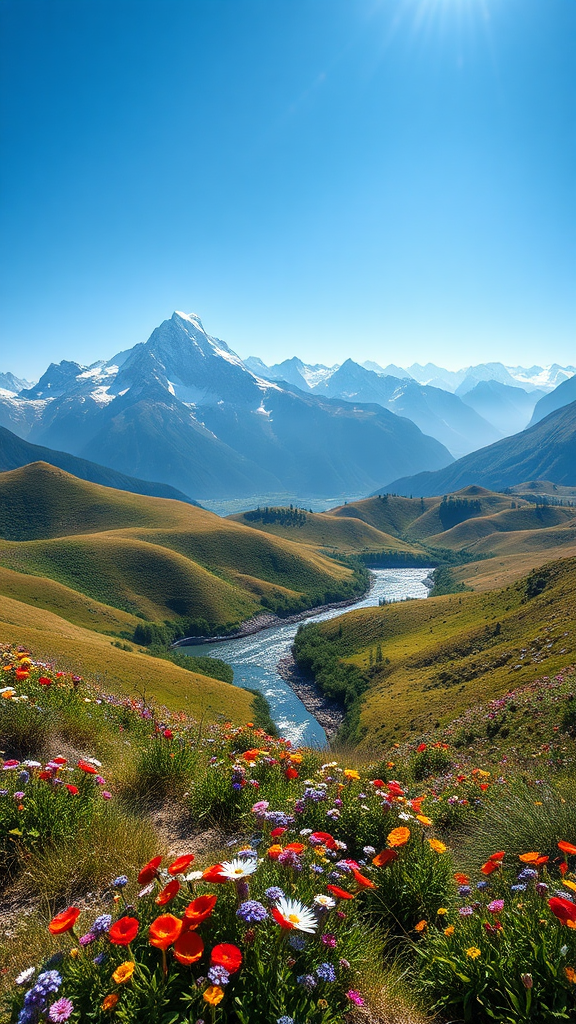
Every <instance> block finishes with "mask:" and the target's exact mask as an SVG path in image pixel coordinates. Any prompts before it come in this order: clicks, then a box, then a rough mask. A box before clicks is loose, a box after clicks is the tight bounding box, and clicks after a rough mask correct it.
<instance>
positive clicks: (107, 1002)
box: [102, 992, 118, 1010]
mask: <svg viewBox="0 0 576 1024" xmlns="http://www.w3.org/2000/svg"><path fill="white" fill-rule="evenodd" d="M117 1002H118V996H117V995H116V993H115V992H111V993H110V995H109V996H106V997H105V999H104V1002H103V1003H102V1009H103V1010H113V1009H114V1007H115V1006H116V1003H117Z"/></svg>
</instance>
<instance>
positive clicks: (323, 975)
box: [316, 964, 336, 981]
mask: <svg viewBox="0 0 576 1024" xmlns="http://www.w3.org/2000/svg"><path fill="white" fill-rule="evenodd" d="M316 977H317V978H319V979H320V981H336V971H335V969H334V967H333V965H332V964H320V966H319V967H317V968H316Z"/></svg>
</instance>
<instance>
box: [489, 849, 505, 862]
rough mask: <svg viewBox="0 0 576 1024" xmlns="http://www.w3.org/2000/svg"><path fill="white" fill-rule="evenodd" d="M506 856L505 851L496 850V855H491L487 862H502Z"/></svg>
mask: <svg viewBox="0 0 576 1024" xmlns="http://www.w3.org/2000/svg"><path fill="white" fill-rule="evenodd" d="M505 856H506V851H505V850H498V853H491V854H490V856H489V857H488V860H502V858H503V857H505Z"/></svg>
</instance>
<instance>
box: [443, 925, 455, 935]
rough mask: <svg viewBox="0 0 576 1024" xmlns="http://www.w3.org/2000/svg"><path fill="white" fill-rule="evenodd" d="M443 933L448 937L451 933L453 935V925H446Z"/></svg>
mask: <svg viewBox="0 0 576 1024" xmlns="http://www.w3.org/2000/svg"><path fill="white" fill-rule="evenodd" d="M444 935H447V936H448V938H450V936H451V935H454V925H453V924H449V925H448V927H447V928H445V929H444Z"/></svg>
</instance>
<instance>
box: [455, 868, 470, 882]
mask: <svg viewBox="0 0 576 1024" xmlns="http://www.w3.org/2000/svg"><path fill="white" fill-rule="evenodd" d="M454 878H455V880H456V881H457V882H458V885H468V884H469V882H470V879H469V877H468V875H465V874H464V873H463V872H462V871H457V872H456V874H455V875H454Z"/></svg>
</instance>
